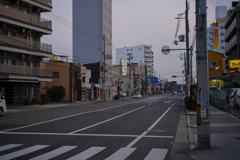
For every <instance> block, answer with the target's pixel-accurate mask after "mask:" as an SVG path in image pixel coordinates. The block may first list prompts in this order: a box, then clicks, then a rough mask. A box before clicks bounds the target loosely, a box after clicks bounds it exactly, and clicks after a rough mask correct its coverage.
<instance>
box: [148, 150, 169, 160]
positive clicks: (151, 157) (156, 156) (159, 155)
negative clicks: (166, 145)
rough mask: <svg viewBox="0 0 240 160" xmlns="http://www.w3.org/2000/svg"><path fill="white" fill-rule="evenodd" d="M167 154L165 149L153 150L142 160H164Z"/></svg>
mask: <svg viewBox="0 0 240 160" xmlns="http://www.w3.org/2000/svg"><path fill="white" fill-rule="evenodd" d="M167 152H168V150H167V149H157V148H153V149H152V150H151V151H150V152H149V154H148V155H147V157H146V158H145V159H144V160H164V158H165V157H166V155H167Z"/></svg>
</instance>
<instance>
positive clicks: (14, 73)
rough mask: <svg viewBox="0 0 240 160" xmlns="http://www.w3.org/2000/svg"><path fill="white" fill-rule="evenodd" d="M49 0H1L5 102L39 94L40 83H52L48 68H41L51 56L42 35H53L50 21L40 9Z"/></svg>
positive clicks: (0, 69) (0, 73) (0, 80)
mask: <svg viewBox="0 0 240 160" xmlns="http://www.w3.org/2000/svg"><path fill="white" fill-rule="evenodd" d="M51 11H52V0H34V1H33V0H31V1H29V0H0V91H1V93H2V94H3V95H4V96H5V97H6V102H7V104H17V103H21V102H22V101H23V100H24V99H25V98H30V99H31V98H33V97H36V98H39V97H40V82H51V81H52V71H51V69H47V68H42V67H40V62H41V61H42V58H44V57H52V45H50V44H44V43H41V37H42V36H44V35H51V34H52V22H51V21H50V20H48V19H45V18H42V17H41V13H42V12H51Z"/></svg>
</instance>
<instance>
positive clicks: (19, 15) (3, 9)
mask: <svg viewBox="0 0 240 160" xmlns="http://www.w3.org/2000/svg"><path fill="white" fill-rule="evenodd" d="M0 15H3V16H6V17H10V18H14V19H16V20H20V21H23V22H25V23H30V24H33V25H37V26H39V27H43V28H47V29H52V21H50V20H48V19H45V18H41V17H39V16H37V15H31V14H29V13H27V12H26V11H22V10H18V9H15V8H12V7H9V6H6V5H2V4H0Z"/></svg>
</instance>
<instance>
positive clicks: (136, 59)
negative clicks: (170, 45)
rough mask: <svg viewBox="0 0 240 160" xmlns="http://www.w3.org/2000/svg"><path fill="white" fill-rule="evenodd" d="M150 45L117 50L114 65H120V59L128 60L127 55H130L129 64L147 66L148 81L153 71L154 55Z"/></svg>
mask: <svg viewBox="0 0 240 160" xmlns="http://www.w3.org/2000/svg"><path fill="white" fill-rule="evenodd" d="M151 48H152V46H151V45H139V46H132V47H124V48H117V53H116V55H117V56H116V64H117V65H121V63H120V62H121V60H122V58H129V56H128V54H129V53H131V57H133V58H132V60H131V63H138V64H139V66H141V65H146V66H147V78H148V79H150V78H151V77H152V76H153V71H154V64H153V62H154V60H153V58H154V53H153V51H152V49H151Z"/></svg>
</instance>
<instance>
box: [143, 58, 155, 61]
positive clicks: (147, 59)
mask: <svg viewBox="0 0 240 160" xmlns="http://www.w3.org/2000/svg"><path fill="white" fill-rule="evenodd" d="M144 60H145V61H153V59H152V58H145V59H144Z"/></svg>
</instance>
